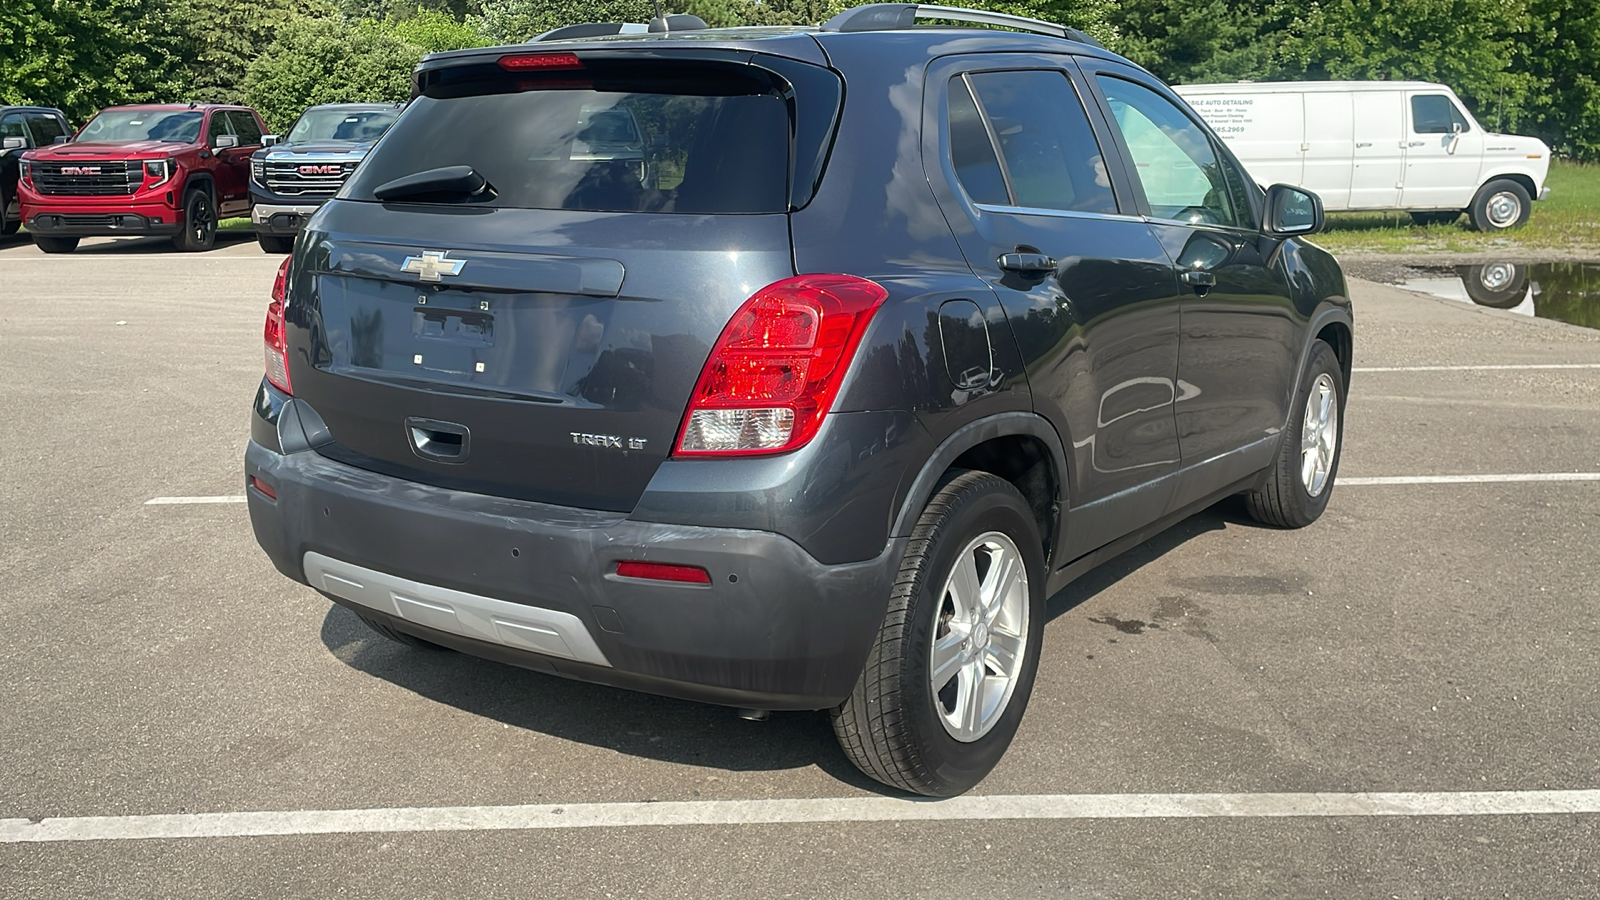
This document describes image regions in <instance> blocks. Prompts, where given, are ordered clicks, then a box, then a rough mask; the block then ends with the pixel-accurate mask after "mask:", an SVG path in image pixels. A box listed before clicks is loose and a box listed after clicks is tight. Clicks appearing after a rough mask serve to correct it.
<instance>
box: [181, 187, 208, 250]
mask: <svg viewBox="0 0 1600 900" xmlns="http://www.w3.org/2000/svg"><path fill="white" fill-rule="evenodd" d="M216 244H217V208H216V206H215V205H213V204H212V202H211V194H210V192H208V191H204V190H199V191H190V192H189V193H188V194H186V195H184V198H183V230H182V231H179V232H178V233H177V234H175V235H173V237H172V246H174V247H176V248H178V249H179V250H182V251H184V252H185V253H194V252H197V251H201V250H210V249H211V248H212V247H214V246H216Z"/></svg>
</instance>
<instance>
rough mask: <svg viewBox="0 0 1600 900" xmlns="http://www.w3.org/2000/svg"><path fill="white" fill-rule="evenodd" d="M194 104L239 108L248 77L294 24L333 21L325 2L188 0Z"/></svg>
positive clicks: (188, 28) (186, 17) (314, 0)
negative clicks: (308, 20)
mask: <svg viewBox="0 0 1600 900" xmlns="http://www.w3.org/2000/svg"><path fill="white" fill-rule="evenodd" d="M185 7H186V9H185V20H186V22H187V31H188V33H189V41H188V48H187V54H186V55H187V57H188V63H189V72H190V91H189V95H188V99H191V100H199V101H202V102H208V103H238V102H240V101H241V100H242V99H244V97H243V91H242V87H243V83H244V76H245V72H246V71H247V70H248V69H249V68H250V63H251V62H253V61H254V60H255V58H256V57H257V56H259V55H260V53H261V49H262V48H263V47H266V46H267V45H268V44H270V43H272V39H273V36H274V35H276V34H277V33H278V31H279V30H280V29H282V28H283V27H284V25H286V24H287V23H288V22H289V21H290V20H292V19H296V18H301V17H305V16H318V15H324V16H325V15H332V14H333V6H332V5H331V4H329V3H326V2H322V0H311V2H305V0H248V2H241V0H185Z"/></svg>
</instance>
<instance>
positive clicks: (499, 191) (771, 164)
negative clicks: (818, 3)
mask: <svg viewBox="0 0 1600 900" xmlns="http://www.w3.org/2000/svg"><path fill="white" fill-rule="evenodd" d="M741 68H744V67H741ZM391 132H392V137H391V139H390V140H386V141H384V142H383V143H382V144H380V145H379V146H378V148H377V149H376V150H375V151H374V152H373V154H372V155H370V156H368V157H367V159H366V161H365V162H364V163H363V164H362V165H361V167H360V169H358V170H357V173H356V175H355V176H354V178H353V179H352V181H351V183H350V187H349V191H348V193H347V196H348V197H349V198H351V199H355V200H370V199H373V197H372V191H373V190H374V189H376V188H378V187H380V186H382V185H383V184H385V183H387V182H389V181H392V180H394V179H396V178H401V177H404V176H407V175H412V174H415V173H417V172H423V171H426V170H429V169H434V168H439V167H444V166H462V165H466V166H471V167H472V168H473V169H475V170H477V172H478V173H479V174H480V175H482V176H483V177H484V178H485V179H487V181H488V182H489V185H490V187H492V188H493V195H492V196H490V197H488V198H487V199H480V200H478V201H475V202H482V203H486V204H487V205H490V206H506V207H522V208H529V209H570V210H586V211H593V212H652V213H689V214H705V213H775V212H785V211H787V210H788V201H789V196H788V193H789V153H790V139H789V138H790V116H789V105H788V102H787V101H786V100H785V98H784V97H783V96H781V95H780V94H779V92H778V91H777V89H776V88H775V87H774V86H773V85H772V84H771V83H770V82H769V81H767V80H764V79H760V78H755V77H752V76H748V75H740V74H738V72H737V71H735V70H733V69H731V68H722V69H714V70H712V69H708V67H706V66H703V65H702V66H697V67H693V68H688V67H683V66H679V67H675V68H673V69H670V70H667V71H662V70H661V67H659V66H658V67H656V71H653V72H643V71H639V66H637V65H634V66H632V67H629V68H625V69H622V70H620V71H618V70H615V69H613V70H601V71H596V70H595V69H594V68H593V67H590V68H586V69H585V70H584V71H583V72H582V73H574V72H554V73H539V74H532V73H517V74H511V73H506V72H504V71H501V70H499V68H498V66H483V65H479V66H462V67H457V68H456V69H445V70H439V71H436V72H435V73H433V75H432V80H431V81H429V82H428V83H427V84H426V85H425V87H424V89H423V92H422V95H421V96H419V97H417V98H416V99H415V100H413V101H412V103H411V105H410V106H409V107H408V108H407V109H406V111H405V113H404V115H402V116H401V117H400V120H399V121H398V122H396V123H395V124H394V126H393V128H392V129H391Z"/></svg>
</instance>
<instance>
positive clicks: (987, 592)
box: [983, 550, 1018, 622]
mask: <svg viewBox="0 0 1600 900" xmlns="http://www.w3.org/2000/svg"><path fill="white" fill-rule="evenodd" d="M1017 564H1018V560H1017V558H1016V556H1014V555H1013V554H1011V553H1008V552H1006V551H1005V550H996V551H995V552H994V555H993V556H991V557H990V563H989V571H988V573H987V574H988V577H987V578H985V579H984V580H983V621H985V622H993V621H994V620H995V617H997V616H999V615H1000V609H1001V607H1002V606H1003V604H1004V602H1005V599H1006V596H1007V595H1008V594H1010V593H1011V588H1012V586H1013V585H1015V584H1016V580H1017Z"/></svg>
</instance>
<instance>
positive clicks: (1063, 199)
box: [950, 69, 1117, 213]
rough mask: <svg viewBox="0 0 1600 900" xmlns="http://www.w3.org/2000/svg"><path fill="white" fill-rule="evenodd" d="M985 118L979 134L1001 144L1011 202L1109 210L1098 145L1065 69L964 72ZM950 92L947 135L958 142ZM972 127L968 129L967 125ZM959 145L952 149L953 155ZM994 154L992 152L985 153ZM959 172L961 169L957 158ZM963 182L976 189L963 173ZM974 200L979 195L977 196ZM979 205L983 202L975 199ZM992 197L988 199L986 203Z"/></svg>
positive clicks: (1112, 206) (1112, 205) (1112, 202)
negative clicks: (984, 123) (949, 134)
mask: <svg viewBox="0 0 1600 900" xmlns="http://www.w3.org/2000/svg"><path fill="white" fill-rule="evenodd" d="M958 80H965V82H966V84H967V86H968V87H970V89H971V91H972V95H973V97H972V99H975V100H976V103H975V109H974V112H975V113H976V114H977V115H979V116H980V117H981V121H986V123H987V128H985V129H984V134H983V137H984V138H985V139H989V138H990V137H991V136H992V139H993V141H994V143H995V144H997V145H998V146H999V151H1000V152H999V162H1000V168H1001V172H1002V174H1003V175H1004V177H1005V179H1006V183H1007V184H1008V185H1009V186H1010V192H1011V197H1012V200H1011V205H1013V206H1019V207H1030V208H1034V209H1064V210H1075V211H1078V212H1090V213H1114V212H1116V211H1117V201H1116V197H1115V196H1114V195H1113V194H1112V192H1111V180H1110V178H1109V176H1108V175H1107V174H1106V167H1105V161H1104V158H1103V157H1102V156H1101V155H1100V145H1099V144H1098V143H1096V141H1095V137H1094V131H1093V129H1092V128H1091V127H1090V126H1089V116H1088V114H1087V113H1085V112H1084V110H1083V104H1082V103H1081V102H1079V100H1078V95H1077V93H1076V92H1075V91H1074V90H1073V89H1072V82H1070V81H1068V80H1067V76H1066V75H1065V74H1064V73H1062V72H1056V71H1046V70H1042V69H1040V70H1031V71H1020V72H978V73H974V74H970V75H966V76H963V79H958ZM954 88H955V86H954V85H952V90H951V112H950V115H951V139H952V144H954V141H955V131H956V127H955V126H956V116H957V107H956V100H955V98H956V97H957V96H959V95H960V92H959V91H957V90H955V89H954ZM969 131H971V130H970V129H969ZM956 149H957V148H956V147H955V146H952V147H951V152H952V156H954V155H955V152H956ZM990 153H991V154H992V153H993V150H990ZM956 171H957V173H958V174H961V166H960V162H959V160H958V161H957V167H956ZM961 179H962V186H963V187H966V188H967V192H968V193H969V194H971V193H972V192H973V190H972V185H970V184H968V182H967V178H966V176H965V175H964V174H962V175H961ZM973 199H978V198H977V196H976V195H974V198H973ZM980 202H983V201H980ZM991 202H992V201H991Z"/></svg>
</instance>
